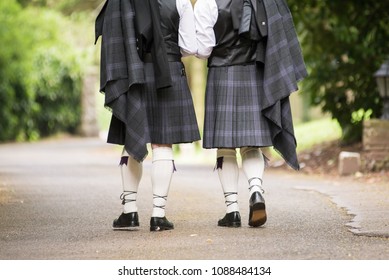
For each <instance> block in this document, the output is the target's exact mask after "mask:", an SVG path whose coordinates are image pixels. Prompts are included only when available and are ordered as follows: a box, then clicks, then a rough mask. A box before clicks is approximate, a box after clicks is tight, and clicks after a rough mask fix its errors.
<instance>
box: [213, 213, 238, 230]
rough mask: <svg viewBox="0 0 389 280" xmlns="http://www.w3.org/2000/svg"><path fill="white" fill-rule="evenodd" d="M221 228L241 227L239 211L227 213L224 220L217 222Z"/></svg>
mask: <svg viewBox="0 0 389 280" xmlns="http://www.w3.org/2000/svg"><path fill="white" fill-rule="evenodd" d="M217 225H218V226H219V227H240V226H241V221H240V214H239V212H238V211H234V212H230V213H227V214H226V215H225V216H224V217H223V219H220V220H219V221H218V222H217Z"/></svg>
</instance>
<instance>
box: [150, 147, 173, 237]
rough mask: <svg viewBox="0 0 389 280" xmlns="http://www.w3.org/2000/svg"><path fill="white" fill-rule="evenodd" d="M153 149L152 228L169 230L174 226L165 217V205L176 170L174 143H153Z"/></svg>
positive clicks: (153, 229) (154, 229)
mask: <svg viewBox="0 0 389 280" xmlns="http://www.w3.org/2000/svg"><path fill="white" fill-rule="evenodd" d="M152 149H153V162H152V168H151V183H152V186H153V212H152V215H151V220H150V230H151V231H160V230H169V229H173V228H174V226H173V224H172V223H170V222H169V221H168V220H167V219H166V217H165V206H166V202H167V198H168V194H169V188H170V182H171V179H172V175H173V172H174V161H173V150H172V145H158V144H152Z"/></svg>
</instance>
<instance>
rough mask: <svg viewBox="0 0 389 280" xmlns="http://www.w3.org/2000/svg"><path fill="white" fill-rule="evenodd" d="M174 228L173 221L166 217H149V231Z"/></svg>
mask: <svg viewBox="0 0 389 280" xmlns="http://www.w3.org/2000/svg"><path fill="white" fill-rule="evenodd" d="M170 229H174V225H173V223H171V222H169V221H168V219H166V217H162V218H160V217H151V219H150V231H162V230H170Z"/></svg>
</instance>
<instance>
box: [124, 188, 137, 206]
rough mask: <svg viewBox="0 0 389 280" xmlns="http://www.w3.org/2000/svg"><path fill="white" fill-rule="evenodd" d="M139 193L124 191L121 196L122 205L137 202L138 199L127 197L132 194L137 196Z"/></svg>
mask: <svg viewBox="0 0 389 280" xmlns="http://www.w3.org/2000/svg"><path fill="white" fill-rule="evenodd" d="M136 193H137V192H133V191H124V192H123V193H122V194H121V195H120V199H121V200H122V204H123V205H124V204H126V203H129V202H134V201H136V199H127V196H129V195H132V194H136Z"/></svg>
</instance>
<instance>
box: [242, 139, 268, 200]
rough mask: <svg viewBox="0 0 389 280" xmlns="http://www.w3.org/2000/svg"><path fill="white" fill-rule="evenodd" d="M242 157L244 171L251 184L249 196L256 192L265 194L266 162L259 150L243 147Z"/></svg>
mask: <svg viewBox="0 0 389 280" xmlns="http://www.w3.org/2000/svg"><path fill="white" fill-rule="evenodd" d="M240 154H241V156H242V169H243V172H244V173H245V175H246V177H247V180H248V182H249V191H250V193H249V196H250V197H251V195H252V194H253V193H254V192H257V191H259V192H263V189H262V177H263V172H264V170H265V160H264V157H263V154H262V151H261V150H260V149H259V148H254V147H243V148H241V149H240Z"/></svg>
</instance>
